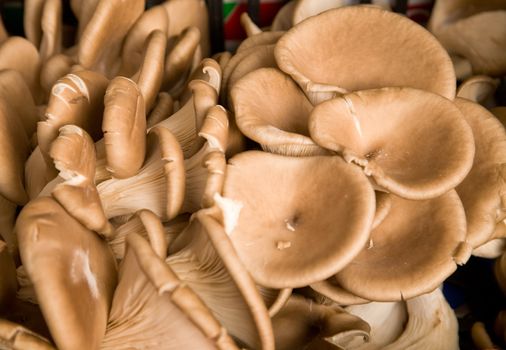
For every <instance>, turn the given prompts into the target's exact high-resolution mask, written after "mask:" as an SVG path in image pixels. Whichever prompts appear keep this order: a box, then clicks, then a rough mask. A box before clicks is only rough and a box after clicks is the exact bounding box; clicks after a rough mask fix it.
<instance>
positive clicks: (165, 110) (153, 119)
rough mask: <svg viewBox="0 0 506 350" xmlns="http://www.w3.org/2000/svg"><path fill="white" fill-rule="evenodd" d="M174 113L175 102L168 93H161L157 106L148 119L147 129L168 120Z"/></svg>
mask: <svg viewBox="0 0 506 350" xmlns="http://www.w3.org/2000/svg"><path fill="white" fill-rule="evenodd" d="M173 113H174V100H173V98H172V97H171V96H170V94H168V93H167V92H163V91H162V92H160V93H159V94H158V97H157V99H156V102H155V106H154V107H153V110H152V111H151V113H149V117H148V119H147V121H146V122H147V128H148V129H149V128H151V127H153V126H155V125H156V124H158V123H159V122H161V121H163V120H164V119H167V118H168V117H170V116H171V115H172V114H173Z"/></svg>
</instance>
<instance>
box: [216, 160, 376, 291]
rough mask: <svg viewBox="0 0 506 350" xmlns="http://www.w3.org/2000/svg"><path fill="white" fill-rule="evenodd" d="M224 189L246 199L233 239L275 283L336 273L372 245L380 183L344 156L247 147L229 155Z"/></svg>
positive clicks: (259, 273)
mask: <svg viewBox="0 0 506 350" xmlns="http://www.w3.org/2000/svg"><path fill="white" fill-rule="evenodd" d="M335 174H339V176H336V175H335ZM308 176H309V177H310V178H312V179H313V180H312V181H309V182H308V181H307V179H308ZM223 194H224V197H225V198H229V199H231V200H233V201H236V202H239V203H240V204H241V205H242V206H243V208H242V210H241V212H240V215H239V219H238V222H237V226H236V227H235V229H234V230H233V231H232V232H231V233H230V239H231V240H232V242H233V244H234V247H235V249H236V250H237V252H238V254H239V256H240V257H241V260H242V261H243V263H244V265H245V266H246V268H247V269H248V271H249V272H250V273H251V275H252V276H253V278H254V280H255V281H256V282H257V283H258V284H260V285H262V286H265V287H270V288H290V287H302V286H305V285H307V284H310V283H314V282H317V281H321V280H323V279H325V278H328V277H330V276H331V275H333V274H335V273H336V272H337V271H339V270H340V269H341V268H343V267H344V266H345V265H346V264H347V263H349V262H350V261H351V260H352V259H353V258H354V256H355V255H356V254H358V253H359V252H360V250H361V249H362V247H363V246H364V245H365V244H366V242H367V239H368V238H369V230H370V228H371V224H372V220H373V217H374V207H375V200H374V191H373V189H372V186H371V185H370V183H369V181H368V180H367V178H366V177H365V176H364V175H363V174H361V171H360V169H359V168H357V167H356V166H353V165H348V164H346V163H345V162H344V161H343V160H342V159H341V158H340V157H322V156H320V157H303V158H297V157H283V156H279V155H274V154H270V153H264V152H258V151H250V152H244V153H241V154H239V155H237V156H235V157H233V158H232V159H231V160H230V161H229V165H228V167H227V172H226V177H225V185H224V190H223ZM329 203H332V205H329ZM316 213H318V215H317V214H316ZM322 213H325V215H322ZM308 241H311V242H313V245H312V249H311V250H310V251H309V250H308V249H307V244H308Z"/></svg>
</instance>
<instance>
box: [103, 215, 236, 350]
mask: <svg viewBox="0 0 506 350" xmlns="http://www.w3.org/2000/svg"><path fill="white" fill-rule="evenodd" d="M139 216H140V219H141V221H142V222H143V224H144V226H145V229H146V231H147V233H148V236H149V238H150V243H151V246H150V244H149V243H148V242H147V241H146V240H145V239H143V238H142V237H141V236H140V235H138V234H136V233H131V234H129V235H128V236H127V251H126V256H125V259H124V260H123V262H122V265H121V267H120V277H119V284H118V288H117V289H116V292H115V293H114V300H113V304H112V308H111V313H110V316H109V322H108V327H107V332H106V335H105V337H104V341H103V342H102V344H101V348H102V349H130V348H138V347H142V348H143V349H160V348H161V347H163V348H164V349H190V348H192V349H193V348H194V349H214V348H218V349H237V348H236V346H235V344H234V343H233V341H232V340H231V339H230V337H229V336H228V334H227V331H226V330H225V329H223V328H222V327H221V325H220V324H219V323H218V321H216V319H215V318H214V317H213V315H212V314H211V312H210V311H209V309H208V308H207V307H206V306H205V304H204V303H203V302H202V301H201V299H200V298H199V297H198V296H197V295H196V294H195V293H194V292H193V291H192V290H191V289H190V288H189V287H188V286H187V285H185V284H184V283H182V282H181V281H180V280H179V279H178V277H177V276H176V274H175V273H174V272H173V271H172V269H171V268H170V267H169V266H168V265H166V264H165V263H164V261H163V258H164V257H165V255H166V248H167V246H166V241H165V240H164V233H163V229H162V226H161V223H160V221H159V220H158V219H157V218H156V216H155V215H154V214H153V213H151V212H148V211H143V212H140V213H139ZM157 220H158V221H157Z"/></svg>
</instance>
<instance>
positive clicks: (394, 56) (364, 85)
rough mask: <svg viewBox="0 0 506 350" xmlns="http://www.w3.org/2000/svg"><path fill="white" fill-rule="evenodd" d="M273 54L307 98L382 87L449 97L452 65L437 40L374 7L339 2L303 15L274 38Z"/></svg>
mask: <svg viewBox="0 0 506 350" xmlns="http://www.w3.org/2000/svg"><path fill="white" fill-rule="evenodd" d="M322 33H323V34H322ZM391 33H397V34H396V35H391ZM336 38H338V39H336ZM275 56H276V61H277V63H278V66H279V67H280V69H281V70H283V71H284V72H286V73H288V74H290V75H291V76H292V77H293V78H294V80H295V81H297V83H298V84H299V85H300V86H301V87H302V88H303V90H304V91H305V92H306V94H308V96H309V97H310V99H311V101H312V102H313V103H315V102H317V101H321V100H322V99H327V98H329V97H331V96H332V95H333V94H334V93H335V92H341V93H342V92H346V91H356V90H365V89H372V88H380V87H385V86H408V87H413V88H418V89H422V90H427V91H431V92H434V93H436V94H440V95H442V96H444V97H446V98H449V99H453V98H454V97H455V88H456V87H455V72H454V70H453V65H452V62H451V60H450V57H449V56H448V54H447V53H446V50H445V49H444V48H443V47H442V46H441V45H440V44H439V42H438V41H437V40H436V39H435V38H434V37H433V36H432V35H431V34H430V33H429V32H428V31H426V30H425V29H424V28H423V27H421V26H419V25H418V24H416V23H415V22H413V21H411V20H409V19H407V18H405V17H404V16H400V15H398V14H394V13H391V12H388V11H384V10H381V9H378V8H374V7H369V6H349V7H342V8H338V9H333V10H329V11H326V12H324V13H322V14H320V15H318V16H314V17H311V18H308V19H307V20H305V21H303V22H301V23H299V24H298V25H296V26H295V27H293V28H292V29H291V30H289V31H288V32H287V33H286V34H285V35H284V36H283V37H282V38H281V39H280V40H279V41H278V43H277V44H276V50H275ZM420 57H424V58H425V59H423V60H422V59H420ZM319 92H320V93H321V95H319Z"/></svg>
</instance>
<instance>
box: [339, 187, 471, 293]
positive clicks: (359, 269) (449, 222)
mask: <svg viewBox="0 0 506 350" xmlns="http://www.w3.org/2000/svg"><path fill="white" fill-rule="evenodd" d="M465 239H466V218H465V213H464V208H463V207H462V203H461V202H460V199H459V197H458V195H457V193H456V192H455V191H454V190H452V191H449V192H448V193H446V194H444V195H442V196H440V197H437V198H434V199H429V200H424V201H409V200H405V199H402V198H400V197H397V196H392V208H391V210H390V212H389V214H388V215H387V217H386V218H385V220H384V221H383V222H382V223H381V224H380V225H379V226H378V227H377V228H376V229H374V230H372V232H371V240H372V244H371V245H370V246H368V247H363V248H362V251H361V252H360V254H358V255H357V256H356V257H355V258H354V259H353V260H352V261H351V262H350V263H349V264H348V265H347V266H346V267H345V268H344V269H342V270H341V271H340V272H338V273H337V274H336V280H337V282H338V283H339V284H340V285H341V286H343V288H344V289H346V290H348V291H350V292H351V293H353V294H355V295H357V296H359V297H362V298H365V299H368V300H373V301H395V300H402V299H408V298H412V297H415V296H418V295H421V294H423V293H427V292H430V291H432V290H434V289H435V288H436V287H437V286H438V285H440V284H441V283H442V282H443V281H444V280H445V279H446V278H447V277H448V276H449V275H450V274H451V273H452V272H453V271H455V269H456V268H457V264H462V263H464V262H465V261H467V259H468V258H469V257H470V255H471V249H472V248H471V247H470V246H469V245H468V244H467V243H466V242H465Z"/></svg>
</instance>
